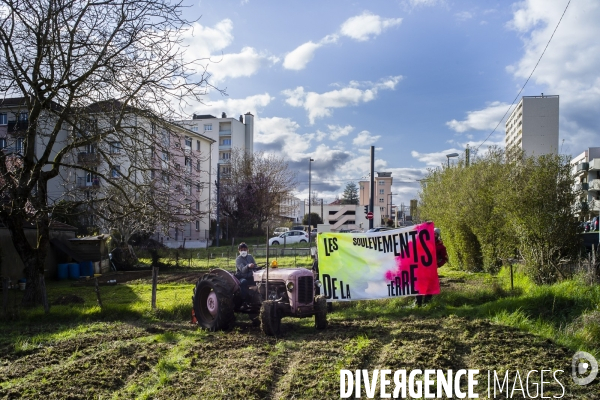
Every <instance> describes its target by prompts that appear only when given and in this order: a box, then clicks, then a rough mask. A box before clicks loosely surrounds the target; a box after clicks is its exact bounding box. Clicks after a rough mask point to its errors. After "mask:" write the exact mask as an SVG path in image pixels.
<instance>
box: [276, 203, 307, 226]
mask: <svg viewBox="0 0 600 400" xmlns="http://www.w3.org/2000/svg"><path fill="white" fill-rule="evenodd" d="M305 208H306V209H308V208H307V206H305V204H304V201H303V200H300V199H299V198H297V197H294V196H288V197H286V198H284V199H283V200H282V201H281V203H280V204H279V212H278V214H279V216H280V217H281V218H283V219H285V220H287V221H291V222H293V223H298V224H301V223H302V219H303V218H304V210H305Z"/></svg>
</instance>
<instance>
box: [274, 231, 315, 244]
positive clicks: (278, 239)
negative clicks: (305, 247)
mask: <svg viewBox="0 0 600 400" xmlns="http://www.w3.org/2000/svg"><path fill="white" fill-rule="evenodd" d="M284 240H285V243H286V244H290V243H308V233H306V232H304V231H289V232H285V233H282V234H281V235H279V236H275V237H272V238H271V239H269V246H276V245H278V244H283V242H284Z"/></svg>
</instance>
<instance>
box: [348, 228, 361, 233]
mask: <svg viewBox="0 0 600 400" xmlns="http://www.w3.org/2000/svg"><path fill="white" fill-rule="evenodd" d="M363 232H364V231H363V230H362V229H352V230H351V231H350V233H363Z"/></svg>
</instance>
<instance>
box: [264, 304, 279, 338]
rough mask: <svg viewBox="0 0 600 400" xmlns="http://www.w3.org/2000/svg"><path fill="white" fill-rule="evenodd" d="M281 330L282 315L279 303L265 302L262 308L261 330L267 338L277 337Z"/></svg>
mask: <svg viewBox="0 0 600 400" xmlns="http://www.w3.org/2000/svg"><path fill="white" fill-rule="evenodd" d="M280 328H281V315H279V310H278V309H277V303H275V302H274V301H271V300H266V301H263V303H262V305H261V307H260V329H261V330H262V331H263V332H264V334H265V335H267V336H276V335H278V334H279V332H280Z"/></svg>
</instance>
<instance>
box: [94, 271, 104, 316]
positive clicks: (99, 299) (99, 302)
mask: <svg viewBox="0 0 600 400" xmlns="http://www.w3.org/2000/svg"><path fill="white" fill-rule="evenodd" d="M94 286H95V287H96V300H97V301H98V307H100V308H101V309H102V299H101V298H100V288H99V287H98V278H94Z"/></svg>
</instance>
